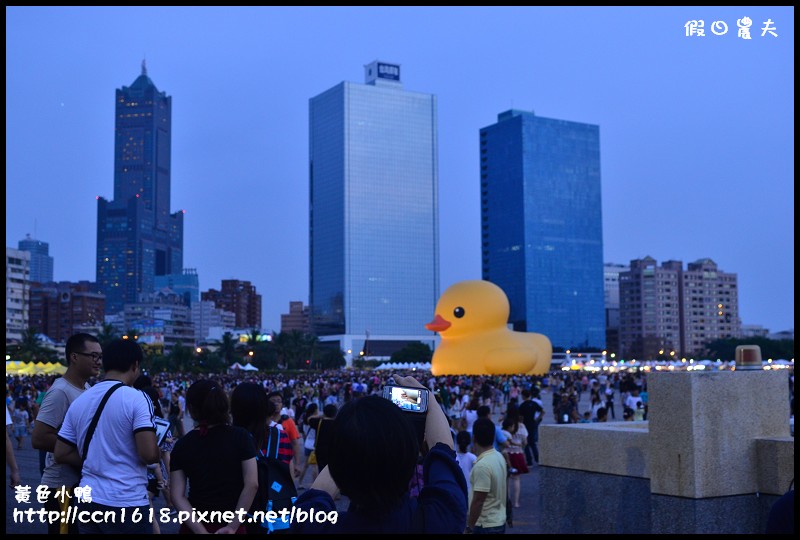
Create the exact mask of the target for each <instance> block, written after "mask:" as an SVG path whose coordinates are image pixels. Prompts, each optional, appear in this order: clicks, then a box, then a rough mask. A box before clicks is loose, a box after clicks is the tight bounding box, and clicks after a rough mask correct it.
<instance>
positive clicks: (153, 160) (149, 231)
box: [96, 62, 183, 314]
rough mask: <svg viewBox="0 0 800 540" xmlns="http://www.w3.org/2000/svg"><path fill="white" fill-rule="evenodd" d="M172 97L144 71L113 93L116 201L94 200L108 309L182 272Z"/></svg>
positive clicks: (98, 265)
mask: <svg viewBox="0 0 800 540" xmlns="http://www.w3.org/2000/svg"><path fill="white" fill-rule="evenodd" d="M171 137H172V98H171V97H169V96H167V94H166V92H159V91H158V89H157V88H156V85H155V84H153V81H152V80H150V78H149V77H148V76H147V69H146V67H145V65H144V62H142V74H141V75H139V77H137V78H136V80H135V81H134V82H133V84H132V85H130V86H123V87H122V89H118V90H117V93H116V109H115V126H114V200H113V201H107V200H106V199H105V198H103V197H98V198H97V261H96V269H97V285H98V287H99V288H100V290H101V292H103V293H105V295H106V313H109V314H114V313H118V312H120V311H122V309H123V306H124V304H129V303H136V302H138V301H139V294H141V293H150V292H153V290H154V280H155V276H164V275H167V274H180V273H181V272H182V271H183V212H182V211H178V212H175V213H173V214H170V211H169V207H170V169H171V164H170V161H171V158H170V150H171V144H172V143H171Z"/></svg>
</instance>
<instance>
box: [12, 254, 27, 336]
mask: <svg viewBox="0 0 800 540" xmlns="http://www.w3.org/2000/svg"><path fill="white" fill-rule="evenodd" d="M30 268H31V254H30V252H29V251H22V250H19V249H14V248H10V247H7V248H6V343H9V342H19V341H21V340H22V333H23V332H25V331H26V330H27V329H28V318H29V315H28V310H29V309H30V294H31V282H30V272H31V270H30Z"/></svg>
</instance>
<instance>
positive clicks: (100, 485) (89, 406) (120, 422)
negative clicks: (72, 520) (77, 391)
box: [58, 379, 156, 508]
mask: <svg viewBox="0 0 800 540" xmlns="http://www.w3.org/2000/svg"><path fill="white" fill-rule="evenodd" d="M116 384H119V381H115V380H113V379H109V380H105V381H102V382H99V383H97V384H95V385H94V386H93V387H91V388H90V389H89V390H86V391H85V392H84V393H83V394H81V395H80V396H79V397H78V399H76V400H75V401H73V402H72V405H70V407H69V409H68V410H67V415H66V416H65V417H64V424H63V425H62V426H61V429H60V430H59V431H58V439H59V440H60V441H62V442H65V443H67V444H69V445H71V446H75V447H77V449H78V453H79V454H80V455H81V456H82V457H83V458H84V462H83V469H82V471H81V483H80V485H81V486H89V487H90V488H91V490H92V502H95V503H99V504H105V505H106V506H111V507H114V508H122V507H130V506H142V505H146V504H148V498H147V465H146V464H145V463H144V462H143V461H142V459H141V458H140V457H139V452H138V450H137V448H136V433H138V432H139V431H152V432H154V433H155V431H156V426H155V424H154V423H153V403H152V402H151V401H150V397H149V396H148V395H147V394H145V393H144V392H142V391H141V390H136V389H135V388H131V387H130V386H121V387H120V388H118V389H117V390H115V391H114V393H113V394H111V396H110V397H109V398H108V401H107V402H106V405H105V408H104V409H103V411H102V412H101V414H100V419H99V421H98V422H97V427H96V428H95V432H94V435H93V436H92V439H91V442H90V444H89V449H88V454H87V455H84V453H83V445H84V440H85V439H86V434H87V432H88V430H89V425H90V424H91V423H92V419H93V418H94V415H95V413H96V412H97V409H98V407H99V406H100V401H102V399H103V397H104V396H105V395H106V392H108V391H109V390H110V389H111V387H113V386H115V385H116Z"/></svg>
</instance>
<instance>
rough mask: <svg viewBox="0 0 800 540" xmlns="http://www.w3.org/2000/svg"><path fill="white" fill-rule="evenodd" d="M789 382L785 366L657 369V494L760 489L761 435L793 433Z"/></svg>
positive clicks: (652, 388)
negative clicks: (757, 368)
mask: <svg viewBox="0 0 800 540" xmlns="http://www.w3.org/2000/svg"><path fill="white" fill-rule="evenodd" d="M788 384H789V383H788V372H787V371H786V370H778V371H762V370H758V371H714V372H704V371H682V372H652V373H650V374H649V375H648V377H647V387H648V396H649V404H648V418H647V419H648V423H649V432H650V441H649V444H650V448H649V456H648V459H649V463H648V470H649V473H650V488H651V492H652V493H653V494H659V495H672V496H675V497H688V498H692V499H702V498H708V497H725V496H729V495H743V494H749V493H756V492H758V491H759V479H758V469H759V464H758V461H757V460H758V455H759V452H758V451H757V441H756V439H757V438H768V437H789V435H790V434H789V400H788V399H787V394H788V390H787V389H788ZM786 480H787V483H788V481H789V480H791V479H786Z"/></svg>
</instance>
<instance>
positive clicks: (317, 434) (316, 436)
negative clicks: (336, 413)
mask: <svg viewBox="0 0 800 540" xmlns="http://www.w3.org/2000/svg"><path fill="white" fill-rule="evenodd" d="M324 421H325V417H324V416H320V417H319V423H317V433H316V435H314V451H315V452H316V451H317V443H318V442H319V434H320V432H321V431H322V422H324Z"/></svg>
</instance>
